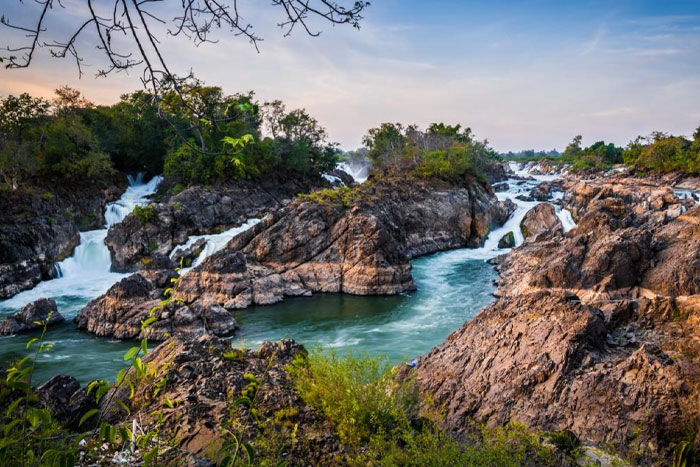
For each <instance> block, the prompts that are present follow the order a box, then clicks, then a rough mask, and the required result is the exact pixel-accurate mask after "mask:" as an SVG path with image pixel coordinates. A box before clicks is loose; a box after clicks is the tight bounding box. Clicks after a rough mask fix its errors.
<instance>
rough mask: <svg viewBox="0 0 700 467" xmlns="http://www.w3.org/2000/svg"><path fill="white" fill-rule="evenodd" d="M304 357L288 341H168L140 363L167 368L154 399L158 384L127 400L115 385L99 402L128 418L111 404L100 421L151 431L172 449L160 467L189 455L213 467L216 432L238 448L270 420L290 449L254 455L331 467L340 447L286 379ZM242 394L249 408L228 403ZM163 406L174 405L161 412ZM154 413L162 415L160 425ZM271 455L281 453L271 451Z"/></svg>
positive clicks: (320, 416) (125, 390)
mask: <svg viewBox="0 0 700 467" xmlns="http://www.w3.org/2000/svg"><path fill="white" fill-rule="evenodd" d="M304 355H306V351H305V350H304V348H303V347H302V346H300V345H298V344H296V343H295V342H294V341H292V340H289V339H285V340H282V341H279V342H263V344H262V345H261V347H260V350H259V351H256V350H243V349H233V348H232V347H231V343H230V342H228V341H226V340H223V339H218V338H216V337H213V336H202V337H199V338H196V339H186V340H182V339H174V340H172V341H168V342H166V343H163V344H162V345H160V346H158V347H157V348H156V349H154V350H153V351H152V352H151V353H149V355H148V356H147V357H146V359H145V360H144V363H145V364H146V365H149V366H150V367H152V368H155V369H156V370H157V371H160V369H161V368H167V378H166V379H165V384H164V385H163V386H162V387H161V388H160V389H159V390H158V393H159V396H158V397H154V396H153V394H154V390H155V384H156V382H157V381H158V380H159V379H160V378H154V379H148V380H147V381H145V382H144V383H142V384H139V386H138V388H137V390H136V396H135V397H134V398H131V399H130V398H129V387H128V386H127V385H126V384H125V385H122V387H121V388H120V389H119V391H117V392H116V393H114V397H113V398H112V393H110V394H108V395H107V396H105V398H104V400H106V401H108V400H113V399H119V400H122V401H124V402H125V403H126V404H128V405H129V406H130V408H131V412H132V413H131V414H129V415H127V414H125V413H124V411H123V410H122V409H121V408H120V407H118V406H117V404H116V403H114V402H113V403H112V404H111V405H107V404H106V403H105V404H103V405H102V407H101V410H102V416H103V418H104V419H105V420H109V421H111V422H114V423H119V422H128V423H130V422H131V420H132V419H134V418H135V419H137V420H138V421H139V424H140V425H141V427H142V428H143V429H144V430H145V431H149V430H153V429H156V427H157V429H158V431H159V433H160V436H162V437H163V438H164V439H168V440H172V442H173V444H174V449H171V450H165V451H164V452H163V453H162V454H161V458H160V459H161V462H163V463H164V464H166V463H167V464H170V463H176V462H173V461H176V460H177V459H175V458H174V457H173V456H178V457H184V456H192V455H194V456H200V457H207V458H209V459H211V460H212V461H214V462H216V463H217V464H218V463H220V462H221V460H222V456H223V455H222V454H220V453H219V448H220V447H221V445H222V444H223V442H224V436H225V432H224V430H222V429H221V427H222V426H226V424H230V425H231V426H235V427H236V435H237V436H238V437H239V438H238V439H239V441H240V442H241V443H242V444H243V443H250V442H252V441H254V440H255V439H256V436H259V433H260V431H259V430H260V429H261V427H262V426H263V423H262V422H261V421H270V422H273V421H274V423H275V428H274V429H275V430H278V431H280V432H281V434H280V436H284V437H285V438H287V439H293V440H295V442H291V443H289V444H288V445H285V446H272V445H271V446H268V447H266V448H264V449H265V450H264V451H258V452H256V455H258V456H259V457H261V458H262V457H265V456H267V457H268V458H269V457H279V456H285V457H286V458H287V459H290V460H297V459H298V460H301V462H302V463H303V464H304V465H336V464H337V463H338V462H339V459H343V457H344V448H343V445H342V443H340V441H339V439H338V437H337V436H336V435H334V434H333V428H332V426H330V424H329V422H327V421H326V419H325V418H324V417H323V414H321V413H319V412H317V411H316V410H314V409H313V408H311V407H309V406H308V405H306V404H305V403H304V401H303V400H302V399H301V397H300V396H299V394H298V392H297V391H296V389H295V383H294V379H293V378H292V376H291V375H290V374H289V372H288V368H289V366H290V364H291V363H292V361H293V359H294V358H295V357H297V358H298V357H303V356H304ZM132 372H133V371H132ZM128 377H130V376H129V375H127V378H128ZM252 385H255V386H252ZM251 387H254V389H251ZM251 391H255V392H254V393H253V392H251ZM246 393H248V396H249V397H250V398H252V399H254V401H255V406H254V407H248V406H247V405H246V404H239V403H237V402H236V403H234V401H237V399H241V398H242V395H245V394H246ZM253 394H254V395H253ZM163 400H170V401H173V402H174V404H176V406H175V407H173V408H169V407H167V406H164V404H163ZM157 414H162V415H163V417H162V419H160V421H159V417H158V415H157ZM277 448H281V449H282V450H281V451H280V452H275V451H274V450H275V449H277ZM268 449H269V450H270V452H267V450H268ZM295 464H296V462H295Z"/></svg>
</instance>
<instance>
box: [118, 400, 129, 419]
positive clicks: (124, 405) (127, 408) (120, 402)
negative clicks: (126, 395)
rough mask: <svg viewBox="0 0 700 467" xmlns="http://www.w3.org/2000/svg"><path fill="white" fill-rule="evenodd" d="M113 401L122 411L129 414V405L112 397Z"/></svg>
mask: <svg viewBox="0 0 700 467" xmlns="http://www.w3.org/2000/svg"><path fill="white" fill-rule="evenodd" d="M114 402H115V403H116V404H117V405H118V406H119V407H120V408H121V409H122V410H123V411H124V413H126V414H127V415H131V410H129V407H127V406H126V404H125V403H124V402H122V401H121V400H119V399H114Z"/></svg>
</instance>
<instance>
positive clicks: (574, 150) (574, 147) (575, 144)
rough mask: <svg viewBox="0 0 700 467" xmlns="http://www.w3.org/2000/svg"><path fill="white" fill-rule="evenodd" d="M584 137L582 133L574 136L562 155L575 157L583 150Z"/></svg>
mask: <svg viewBox="0 0 700 467" xmlns="http://www.w3.org/2000/svg"><path fill="white" fill-rule="evenodd" d="M582 140H583V137H582V136H581V135H576V136H574V139H573V140H572V141H571V142H570V143H569V144H568V145H567V146H566V149H564V153H563V154H562V156H564V157H567V158H574V157H576V156H577V155H578V154H579V153H580V152H581V141H582Z"/></svg>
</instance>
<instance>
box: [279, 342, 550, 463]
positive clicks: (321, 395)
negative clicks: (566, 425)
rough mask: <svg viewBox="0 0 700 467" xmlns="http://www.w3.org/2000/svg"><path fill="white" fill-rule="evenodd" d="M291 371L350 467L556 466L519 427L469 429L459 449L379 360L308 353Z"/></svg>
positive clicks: (411, 384)
mask: <svg viewBox="0 0 700 467" xmlns="http://www.w3.org/2000/svg"><path fill="white" fill-rule="evenodd" d="M290 371H291V373H292V375H293V377H294V379H295V381H296V387H297V390H298V391H299V393H300V395H301V397H302V399H304V401H305V402H306V403H307V404H309V405H311V406H313V407H315V408H316V409H318V410H320V411H322V412H323V414H324V415H325V416H326V417H327V418H328V419H329V420H330V421H331V422H332V423H333V425H334V426H335V429H336V431H337V433H338V435H339V436H340V439H341V441H342V442H343V444H344V445H345V446H346V448H347V449H348V450H349V455H350V458H349V459H347V461H348V463H349V464H351V465H386V466H425V465H432V466H443V465H444V466H447V465H470V466H493V465H498V466H514V467H515V466H520V465H522V464H523V463H525V462H526V461H527V462H528V465H557V462H556V459H555V457H554V455H553V454H552V453H551V451H550V449H548V448H546V447H544V446H543V445H542V444H541V442H540V440H539V437H538V436H537V435H535V434H533V433H531V432H530V431H528V429H527V428H526V427H525V426H523V425H518V424H509V425H506V426H504V427H500V428H495V429H487V428H484V427H481V426H478V425H476V424H474V425H473V426H472V429H471V430H469V434H468V435H467V440H466V442H458V441H457V440H456V439H455V438H453V437H452V436H451V435H450V434H449V433H448V432H445V431H444V430H442V429H441V428H440V426H441V417H440V416H439V412H438V411H437V410H435V409H434V408H432V405H431V404H429V403H428V401H423V403H422V404H421V399H420V393H419V391H418V387H417V384H416V383H415V381H414V380H412V379H411V378H408V379H405V380H402V381H399V380H398V379H397V368H396V367H393V366H392V365H391V364H390V363H389V362H388V361H387V360H386V359H383V358H373V357H369V356H366V355H365V356H357V355H350V356H344V357H337V356H336V355H334V354H333V353H330V354H329V355H323V354H321V353H320V352H319V351H315V352H312V353H311V354H310V355H309V357H308V358H298V359H297V360H295V361H294V363H293V364H292V367H291V369H290Z"/></svg>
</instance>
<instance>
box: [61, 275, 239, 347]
mask: <svg viewBox="0 0 700 467" xmlns="http://www.w3.org/2000/svg"><path fill="white" fill-rule="evenodd" d="M165 271H166V270H155V272H156V273H157V274H152V275H149V270H144V271H141V272H139V273H136V274H132V275H131V276H128V277H126V278H124V279H122V280H121V281H119V282H117V283H116V284H114V285H113V286H112V287H110V289H109V290H108V291H107V293H105V294H104V295H102V296H100V297H98V298H96V299H95V300H92V301H91V302H89V303H88V304H87V305H86V306H85V307H84V308H83V309H82V310H80V312H79V313H78V315H77V316H76V317H75V323H76V325H77V327H78V329H81V330H85V331H87V332H90V333H92V334H95V335H97V336H102V337H113V338H117V339H136V338H143V337H148V339H150V340H153V341H162V340H165V339H166V338H167V337H168V336H169V335H170V336H181V337H185V338H196V337H199V336H203V335H205V334H213V335H216V336H230V335H231V334H233V333H234V332H235V330H236V329H237V328H238V325H237V324H236V321H235V320H234V319H233V316H231V313H229V312H228V311H227V310H226V309H224V308H222V307H221V306H219V305H217V304H216V303H213V302H210V301H209V302H207V301H206V300H202V301H199V302H197V303H196V304H192V305H190V306H187V305H183V304H181V303H178V302H177V301H167V303H165V304H164V303H162V302H163V301H164V296H163V290H164V287H167V286H169V285H170V280H169V279H170V278H175V277H177V274H175V273H174V272H172V271H171V272H170V274H167V273H166V272H165ZM161 275H164V277H161ZM145 276H146V277H148V276H150V277H149V278H146V277H145ZM149 279H150V280H149ZM166 279H167V280H166ZM157 280H159V281H160V284H159V283H158V282H156V281H157ZM154 309H155V311H153V312H152V310H154ZM151 316H153V317H155V318H157V319H158V320H157V321H156V322H155V323H153V324H152V325H151V326H149V327H148V328H147V329H146V330H142V329H141V323H142V322H143V321H145V320H146V319H148V318H149V317H151Z"/></svg>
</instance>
